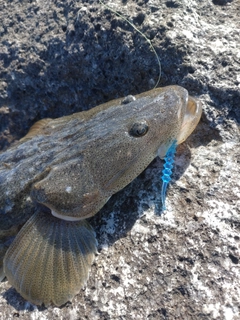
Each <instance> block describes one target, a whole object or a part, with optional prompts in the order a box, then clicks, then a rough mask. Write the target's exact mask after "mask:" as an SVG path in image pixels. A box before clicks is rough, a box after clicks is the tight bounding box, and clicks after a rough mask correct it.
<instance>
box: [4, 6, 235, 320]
mask: <svg viewBox="0 0 240 320" xmlns="http://www.w3.org/2000/svg"><path fill="white" fill-rule="evenodd" d="M107 4H108V5H109V6H110V7H111V8H113V9H114V10H117V11H118V12H121V13H122V14H123V15H124V16H125V17H126V18H128V19H129V20H130V22H131V23H133V24H134V25H135V26H136V27H137V28H139V30H141V32H143V33H144V34H145V35H146V36H147V37H148V38H149V39H151V41H152V44H153V46H154V48H155V49H156V52H157V54H158V55H159V58H160V60H161V68H162V73H161V81H160V84H159V85H161V86H165V85H169V84H179V85H181V86H183V87H185V88H186V89H188V90H189V92H190V94H191V95H194V96H197V97H199V98H200V99H201V100H202V103H203V108H204V115H203V117H202V121H201V123H200V125H199V126H198V129H197V130H196V131H195V132H194V134H193V135H192V136H191V137H190V138H189V139H188V140H187V142H186V143H184V144H183V145H181V146H179V148H178V152H177V156H176V161H175V167H174V175H173V183H172V184H171V186H170V188H169V190H168V196H167V211H166V212H165V213H164V214H163V215H161V216H160V215H159V214H158V213H159V206H158V204H159V202H160V192H161V179H160V176H161V169H162V161H161V160H159V159H156V160H155V161H154V162H153V163H152V164H151V165H150V166H149V167H148V168H147V169H146V170H145V171H144V172H143V173H142V174H141V175H140V177H138V178H137V179H136V180H135V181H133V182H132V183H131V184H130V185H129V186H127V187H126V188H125V189H124V190H123V191H121V192H119V193H118V194H116V195H114V196H113V197H112V198H111V199H110V201H109V202H108V204H107V205H106V206H105V207H104V208H103V209H102V210H101V212H100V213H99V214H98V215H97V216H96V217H95V218H94V219H92V225H93V226H94V228H95V230H96V233H97V238H98V243H99V247H98V250H99V254H98V255H97V257H96V260H95V263H94V264H93V266H92V270H91V273H90V277H89V281H88V283H87V286H86V287H85V288H84V289H82V290H81V291H80V293H79V295H77V296H76V297H75V298H74V300H73V301H72V302H71V303H70V302H69V303H67V304H66V305H65V306H63V307H62V308H55V307H49V308H48V309H46V308H44V307H36V306H32V305H30V304H29V303H27V302H26V301H25V300H24V299H23V298H21V297H20V295H19V294H17V292H16V291H15V290H14V289H13V288H12V287H11V286H10V285H9V284H8V282H7V281H5V282H3V283H1V285H0V292H1V295H0V319H13V318H19V319H32V320H35V319H71V320H76V319H149V320H153V319H169V320H170V319H204V320H205V319H221V320H222V319H227V320H237V319H240V315H239V314H240V270H239V266H240V260H239V259H240V253H239V246H240V234H239V230H240V210H239V208H240V182H239V169H240V166H239V162H240V152H239V147H240V143H239V136H240V135H239V123H240V72H239V71H240V38H239V30H240V1H239V0H232V1H227V0H226V1H222V0H221V1H220V0H219V1H217V0H213V1H211V0H201V1H199V0H191V1H189V0H175V1H166V0H141V1H138V0H135V1H134V0H122V1H120V0H114V1H113V0H109V1H108V2H107ZM0 21H1V23H0V40H1V45H0V147H1V148H2V149H3V150H4V149H6V148H7V147H8V146H9V145H10V144H11V143H12V142H13V141H15V140H17V139H19V138H20V137H22V136H23V135H24V134H25V133H26V132H27V130H28V128H29V127H30V126H31V124H33V123H34V122H35V121H36V120H39V119H41V118H44V117H58V116H62V115H67V114H71V113H73V112H76V111H80V110H84V109H87V108H90V107H93V106H95V105H97V104H99V103H102V102H105V101H107V100H110V99H112V98H115V97H120V96H124V95H127V94H130V93H131V94H135V93H139V92H142V91H146V90H148V89H150V88H152V87H153V86H154V84H155V83H156V81H157V78H158V72H159V68H158V64H157V59H156V57H155V55H154V53H153V52H152V50H151V49H150V47H149V44H148V42H147V41H146V40H145V39H144V38H143V36H142V35H141V34H139V33H138V32H137V31H136V30H134V29H133V28H132V26H131V25H129V24H128V23H127V22H126V21H124V20H123V19H122V18H120V17H118V16H116V15H115V14H114V13H112V12H111V11H110V10H108V9H107V8H105V7H103V5H102V4H101V3H99V2H96V1H84V0H82V1H71V0H69V1H56V0H52V1H51V0H44V1H38V0H9V1H4V0H0Z"/></svg>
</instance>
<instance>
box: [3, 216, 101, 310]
mask: <svg viewBox="0 0 240 320" xmlns="http://www.w3.org/2000/svg"><path fill="white" fill-rule="evenodd" d="M96 246H97V241H96V238H95V233H94V231H93V229H92V227H91V225H90V224H89V223H88V222H87V221H86V220H80V221H75V222H69V221H64V220H61V219H58V218H56V217H53V216H52V215H49V214H47V213H43V212H38V213H36V214H34V215H33V216H32V217H31V218H30V219H29V220H28V221H27V223H26V224H25V225H24V226H23V228H22V229H21V230H20V232H19V233H18V235H17V236H16V238H15V240H14V241H13V243H12V244H11V246H10V247H9V249H8V251H7V253H6V255H5V258H4V262H3V267H4V273H5V274H6V276H7V278H8V280H9V282H10V283H11V284H12V285H13V286H14V288H15V289H16V290H17V291H18V292H19V293H20V294H21V295H22V296H23V297H24V298H25V299H26V300H28V301H30V302H31V303H33V304H37V305H41V304H43V303H44V304H45V305H46V306H48V305H50V304H54V305H57V306H61V305H62V304H64V303H66V302H67V301H69V300H71V299H72V298H73V297H74V296H75V295H76V294H77V293H79V291H80V289H81V287H82V286H83V285H84V284H85V283H86V281H87V279H88V274H89V270H90V267H91V264H92V262H93V260H94V256H95V253H96Z"/></svg>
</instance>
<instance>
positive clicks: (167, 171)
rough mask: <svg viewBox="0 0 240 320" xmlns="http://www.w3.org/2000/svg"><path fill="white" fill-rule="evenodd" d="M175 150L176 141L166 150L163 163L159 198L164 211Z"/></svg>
mask: <svg viewBox="0 0 240 320" xmlns="http://www.w3.org/2000/svg"><path fill="white" fill-rule="evenodd" d="M176 148H177V141H176V140H175V141H174V142H173V143H172V145H171V146H170V148H169V149H168V151H167V153H166V155H165V158H164V161H165V164H164V166H163V167H164V169H163V171H162V181H163V184H162V192H161V196H162V210H163V211H164V210H166V206H165V200H166V192H167V187H168V184H169V182H170V181H171V179H172V178H171V174H172V168H173V163H174V157H175V153H176Z"/></svg>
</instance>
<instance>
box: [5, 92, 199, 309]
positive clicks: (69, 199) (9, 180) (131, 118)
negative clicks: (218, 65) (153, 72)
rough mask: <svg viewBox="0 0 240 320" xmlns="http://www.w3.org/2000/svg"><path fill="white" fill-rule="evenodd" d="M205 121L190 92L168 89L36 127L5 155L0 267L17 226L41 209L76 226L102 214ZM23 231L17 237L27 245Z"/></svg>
mask: <svg viewBox="0 0 240 320" xmlns="http://www.w3.org/2000/svg"><path fill="white" fill-rule="evenodd" d="M127 102H128V103H127ZM200 116H201V105H200V103H199V102H198V101H197V100H194V99H193V98H191V97H189V96H188V92H187V90H185V89H184V88H182V87H179V86H169V87H165V88H158V89H154V90H151V91H148V92H145V93H143V94H140V95H137V96H135V97H134V99H133V98H131V97H130V98H128V99H118V100H114V101H111V102H109V103H106V104H103V105H100V106H98V107H95V108H93V109H91V110H89V111H86V112H80V113H76V114H73V115H71V116H67V117H62V118H59V119H54V120H52V119H48V120H45V121H44V122H43V123H42V124H41V123H39V125H36V126H35V128H33V130H32V132H30V133H29V134H28V135H27V136H26V137H25V138H24V139H22V141H20V142H19V143H18V144H16V145H14V146H13V147H12V148H10V149H9V150H7V151H6V152H3V153H1V154H0V261H1V260H2V258H3V256H4V254H5V251H6V248H7V243H8V242H9V241H10V240H9V239H10V237H11V236H12V235H13V234H14V233H15V232H17V231H18V227H21V226H22V225H24V223H25V222H26V221H27V220H28V219H29V218H30V217H31V216H33V215H34V214H39V212H41V209H39V206H38V203H41V204H43V205H44V206H46V207H48V208H49V209H51V211H52V213H53V215H55V216H56V217H57V218H56V219H58V218H61V219H63V220H66V221H68V220H69V221H72V223H74V221H77V220H82V219H85V218H88V217H91V216H93V215H95V214H96V213H97V212H98V211H99V210H100V209H101V207H102V206H103V205H104V204H105V203H106V202H107V200H108V199H109V197H111V195H113V194H114V193H116V192H117V191H119V190H121V189H122V188H124V187H125V186H126V185H127V184H129V183H130V182H131V181H132V180H133V179H134V178H135V177H137V176H138V175H139V174H140V173H141V172H142V171H143V170H144V169H145V168H146V167H147V166H148V165H149V163H150V162H151V161H152V160H153V159H154V158H155V157H156V156H157V155H159V156H160V157H161V158H163V157H164V155H165V154H166V151H167V149H168V147H169V146H170V145H171V143H172V141H173V140H177V141H178V143H181V142H182V141H184V140H185V139H186V138H187V136H188V135H189V134H191V132H192V131H193V130H194V128H195V127H196V125H197V123H198V121H199V119H200ZM139 130H140V131H139ZM142 130H143V131H142ZM145 131H146V133H145ZM136 133H137V134H138V136H136ZM143 133H144V134H143ZM35 212H36V213H35ZM40 214H43V213H40ZM49 214H50V213H49ZM44 215H45V213H44ZM50 215H51V214H50ZM32 219H33V220H31V221H35V220H36V223H39V221H40V220H39V219H40V218H39V219H38V218H32ZM34 219H35V220H34ZM54 219H55V217H54ZM67 223H68V222H66V225H67ZM56 225H57V224H56ZM56 228H57V227H56ZM62 228H63V227H62ZM81 228H82V227H79V230H80V229H81ZM22 230H23V231H22ZM22 230H21V232H20V236H19V235H18V236H19V237H20V239H21V241H25V240H24V239H25V235H24V228H23V229H22ZM54 230H55V231H54V232H57V231H56V230H57V229H54ZM81 230H82V229H81ZM89 230H90V229H89ZM49 232H52V231H51V230H50V231H49ZM79 232H80V233H81V232H82V231H79ZM26 241H27V240H26ZM57 241H60V240H57ZM94 241H95V240H92V243H94ZM48 245H49V244H48ZM12 246H15V247H16V248H15V247H14V248H13V249H11V246H10V249H9V252H10V251H11V252H12V255H11V254H10V253H8V254H7V255H8V256H7V258H5V272H6V273H8V270H9V269H11V268H12V267H13V265H14V263H15V262H16V259H15V262H14V263H13V262H12V263H11V259H12V260H13V254H15V253H14V252H15V251H14V250H17V242H16V241H15V242H14V245H12ZM46 246H47V245H46ZM74 246H75V244H74V245H73V247H74ZM93 246H94V245H93ZM70 247H71V246H70ZM46 248H47V249H46V250H50V249H49V248H48V247H46ZM71 250H73V249H71ZM16 252H17V251H16ZM49 252H50V251H49ZM51 252H52V251H51ZM92 252H95V249H93V250H92ZM23 254H25V253H23ZM54 254H55V253H54ZM25 258H26V257H25ZM90 260H91V261H92V258H91V259H90ZM90 260H89V265H90V262H91V261H90ZM0 267H1V262H0ZM22 267H23V268H24V266H22ZM45 267H46V266H45ZM29 268H30V267H29ZM31 270H34V269H31ZM11 272H12V273H11V275H10V276H9V278H13V279H11V283H12V284H13V285H14V286H15V287H17V288H16V289H17V290H18V291H20V293H21V288H20V287H19V286H18V285H17V284H16V283H18V282H19V279H18V280H16V283H15V280H14V276H13V275H14V270H12V271H11ZM63 272H64V270H63ZM75 276H76V275H75ZM50 278H51V277H50ZM86 278H87V277H85V280H86ZM28 281H29V279H28ZM39 281H40V280H39ZM58 281H59V279H58ZM82 282H84V281H82V279H79V283H81V284H82ZM79 289H80V288H79ZM51 290H52V289H51ZM71 290H72V293H71V294H70V295H69V296H67V294H65V295H64V294H63V298H62V299H60V300H58V299H57V298H56V299H55V298H52V297H50V296H51V295H50V294H48V296H49V298H48V300H44V299H43V298H42V297H39V298H38V297H37V298H32V297H31V294H30V295H29V294H28V293H24V294H22V295H23V296H24V297H25V298H26V299H29V300H30V301H32V302H33V303H37V304H41V303H45V304H46V305H47V304H49V303H54V304H57V305H60V303H64V302H66V301H67V300H68V297H72V296H73V294H76V289H74V290H73V289H70V291H71ZM40 291H41V290H40ZM73 291H74V292H73ZM35 292H38V291H34V294H35ZM43 292H45V291H43ZM41 294H43V293H41ZM54 299H55V300H54ZM66 299H67V300H66ZM65 300H66V301H65ZM56 301H57V302H56Z"/></svg>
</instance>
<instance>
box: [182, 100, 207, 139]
mask: <svg viewBox="0 0 240 320" xmlns="http://www.w3.org/2000/svg"><path fill="white" fill-rule="evenodd" d="M201 115H202V104H201V101H200V100H198V99H195V98H193V97H191V96H189V97H188V102H187V107H186V112H185V115H184V117H183V122H182V125H181V128H180V132H179V135H178V137H177V143H178V144H180V143H182V142H184V141H185V140H186V139H187V138H188V136H190V134H191V133H192V132H193V130H194V129H195V128H196V126H197V124H198V122H199V120H200V118H201Z"/></svg>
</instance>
